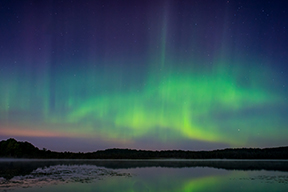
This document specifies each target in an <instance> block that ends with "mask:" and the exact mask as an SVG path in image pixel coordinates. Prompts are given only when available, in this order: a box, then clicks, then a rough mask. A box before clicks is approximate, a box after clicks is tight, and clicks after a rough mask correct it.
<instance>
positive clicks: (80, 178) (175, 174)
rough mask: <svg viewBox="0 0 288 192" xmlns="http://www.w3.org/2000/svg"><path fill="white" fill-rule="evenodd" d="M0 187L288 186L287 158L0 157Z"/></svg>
mask: <svg viewBox="0 0 288 192" xmlns="http://www.w3.org/2000/svg"><path fill="white" fill-rule="evenodd" d="M0 191H15V192H18V191H22V192H27V191H35V192H36V191H77V192H78V191H81V192H82V191H83V192H85V191H87V192H88V191H97V192H101V191H103V192H104V191H105V192H108V191H117V192H121V191H123V192H124V191H125V192H144V191H145V192H146V191H150V192H154V191H155V192H161V191H175V192H176V191H177V192H179V191H185V192H186V191H187V192H188V191H189V192H195V191H205V192H207V191H221V192H226V191H227V192H231V191H245V192H249V191H253V192H256V191H261V192H263V191H285V192H287V191H288V161H233V160H231V161H221V160H209V161H208V160H203V161H201V160H199V161H183V160H182V161H181V160H180V161H177V160H170V161H169V160H165V161H164V160H153V161H152V160H151V161H146V160H143V161H132V160H123V161H114V160H106V161H95V160H94V161H77V160H76V161H75V160H66V161H59V160H48V161H47V160H45V161H44V160H42V161H41V160H33V161H32V160H25V161H24V160H9V159H6V160H3V159H2V160H0Z"/></svg>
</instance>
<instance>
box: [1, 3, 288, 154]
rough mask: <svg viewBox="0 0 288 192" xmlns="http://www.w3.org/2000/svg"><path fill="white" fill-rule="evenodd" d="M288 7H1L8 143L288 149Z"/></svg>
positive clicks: (62, 147)
mask: <svg viewBox="0 0 288 192" xmlns="http://www.w3.org/2000/svg"><path fill="white" fill-rule="evenodd" d="M287 7H288V1H287V2H286V1H283V0H273V1H268V0H253V1H251V0H217V1H215V0H180V1H178V0H174V1H173V0H157V1H154V0H139V1H138V0H137V1H133V0H105V1H104V0H97V1H93V0H91V1H87V0H83V1H76V0H75V1H72V0H71V1H68V0H64V1H60V0H59V1H52V0H47V1H32V0H24V1H20V0H19V1H14V0H11V1H8V0H7V1H6V0H4V1H1V2H0V29H1V30H0V139H1V140H2V139H8V138H10V137H13V138H15V139H18V140H23V141H24V140H25V141H29V142H31V143H33V144H34V145H36V146H37V147H39V148H42V147H45V148H47V149H50V150H56V151H73V152H78V151H82V152H86V151H96V150H99V149H106V148H114V147H115V148H134V149H152V150H163V149H182V150H211V149H219V148H226V147H274V146H284V145H288V141H287V135H288V118H287V115H288V100H287V98H288V89H287V87H288V83H287V82H288V67H287V65H288V31H287V30H288V11H287Z"/></svg>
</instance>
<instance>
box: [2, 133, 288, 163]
mask: <svg viewBox="0 0 288 192" xmlns="http://www.w3.org/2000/svg"><path fill="white" fill-rule="evenodd" d="M0 157H6V158H39V159H288V147H277V148H264V149H260V148H236V149H233V148H229V149H221V150H213V151H184V150H163V151H149V150H135V149H117V148H114V149H106V150H98V151H96V152H89V153H81V152H79V153H73V152H55V151H50V150H47V149H45V148H44V149H42V150H40V149H39V148H37V147H35V146H34V145H32V144H31V143H29V142H19V141H16V140H15V139H13V138H10V139H8V140H3V141H0Z"/></svg>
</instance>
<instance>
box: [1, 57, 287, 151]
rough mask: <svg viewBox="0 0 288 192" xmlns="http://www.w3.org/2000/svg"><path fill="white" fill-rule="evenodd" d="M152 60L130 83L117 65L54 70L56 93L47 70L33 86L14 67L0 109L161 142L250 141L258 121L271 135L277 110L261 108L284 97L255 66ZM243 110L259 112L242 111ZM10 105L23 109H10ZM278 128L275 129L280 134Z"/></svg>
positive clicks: (75, 129) (90, 132) (69, 127)
mask: <svg viewBox="0 0 288 192" xmlns="http://www.w3.org/2000/svg"><path fill="white" fill-rule="evenodd" d="M161 65H162V64H161ZM151 66H153V65H151ZM154 66H156V67H154V69H153V67H152V69H150V71H149V73H147V74H146V76H145V78H143V79H142V80H139V79H138V80H135V79H134V80H135V83H134V85H133V84H131V85H130V86H129V87H128V88H124V87H123V86H122V85H121V82H122V84H125V83H123V76H126V75H128V74H125V72H124V70H122V73H121V69H120V68H118V69H114V70H113V71H109V74H105V73H104V74H102V75H101V73H99V72H96V71H95V70H94V71H93V70H82V71H81V70H77V72H76V71H73V72H65V73H59V74H58V75H59V76H57V77H56V78H55V79H56V80H55V79H54V81H55V82H57V84H55V85H54V86H55V87H54V92H53V94H52V93H51V92H52V90H51V84H52V83H51V82H53V81H52V80H50V81H49V78H48V76H47V75H46V76H45V75H44V78H41V80H38V81H37V83H42V85H41V86H37V87H41V88H40V89H39V90H37V89H36V90H32V88H31V87H32V86H31V84H32V83H33V82H32V81H31V80H29V79H24V81H23V80H22V79H21V80H20V79H19V80H18V81H17V79H16V76H19V74H16V75H15V79H14V84H13V85H12V82H13V81H11V80H10V81H9V82H10V85H9V86H7V87H4V86H5V85H3V84H2V90H3V89H5V88H6V90H5V91H4V92H2V95H1V100H0V101H1V105H2V106H3V105H4V104H6V108H5V109H4V112H3V110H2V112H1V114H4V115H6V116H5V117H6V122H10V123H12V124H13V121H14V122H15V121H17V122H20V123H22V124H25V123H27V124H30V123H29V122H31V121H32V120H33V121H34V122H37V121H38V122H39V123H40V124H42V125H43V124H46V125H48V127H49V126H50V127H51V128H50V129H53V128H54V130H59V129H61V127H62V129H64V132H67V133H68V132H72V133H75V134H80V133H85V135H86V136H87V137H95V136H96V135H97V136H101V137H106V138H110V139H113V140H118V139H120V140H121V139H125V140H128V141H129V140H130V141H136V140H137V139H140V138H141V137H145V136H150V137H152V138H154V139H157V140H160V142H162V143H167V142H177V141H179V140H181V139H183V138H184V139H188V140H199V141H208V142H218V143H226V144H229V145H231V146H243V145H245V144H247V143H249V144H250V145H253V144H255V143H253V139H254V138H257V137H259V129H260V128H259V127H261V136H262V137H266V136H267V135H275V131H273V130H272V129H269V127H271V126H273V124H274V123H275V122H274V121H273V120H271V119H277V114H276V115H274V114H273V113H268V114H269V116H270V120H269V119H268V120H267V119H263V114H261V113H260V114H259V112H260V111H261V110H263V109H265V107H271V106H274V105H276V106H277V105H279V104H281V101H282V99H283V98H282V97H281V94H277V93H276V92H272V89H270V88H269V87H268V86H267V85H265V83H266V82H265V80H263V79H261V78H260V77H259V76H256V75H254V74H256V68H255V69H254V71H253V69H251V70H252V72H251V73H250V75H249V73H247V72H245V71H244V69H243V68H244V67H242V68H241V66H240V65H239V66H238V67H237V69H235V66H236V65H234V68H233V69H231V68H230V69H229V67H227V66H228V65H227V64H225V63H224V64H223V63H221V62H218V64H217V65H215V66H214V67H213V68H212V69H210V70H209V71H208V70H206V71H205V70H203V69H202V70H199V69H198V70H197V69H196V70H194V68H193V66H196V65H193V64H190V67H186V69H183V67H181V68H180V67H178V68H177V67H175V66H177V65H175V63H173V62H171V63H168V64H166V65H165V66H166V67H165V68H159V69H157V65H154ZM186 66H189V65H186ZM243 66H244V65H243ZM166 68H167V70H166ZM159 70H160V71H159ZM267 71H268V70H267ZM95 74H98V75H95ZM95 76H96V77H97V78H95ZM243 77H245V78H246V82H245V83H243ZM121 78H122V79H121ZM128 79H129V78H128ZM129 81H133V79H129ZM49 82H50V83H49ZM119 82H120V83H119ZM49 88H50V89H49ZM24 90H25V91H24ZM33 94H34V95H33ZM35 94H36V95H35ZM37 94H38V95H37ZM19 95H22V97H19ZM247 110H248V111H249V110H255V111H257V113H255V114H252V115H249V116H246V115H243V114H245V113H246V111H247ZM15 111H18V112H20V114H21V115H20V116H21V117H20V116H15V115H14V116H13V117H9V114H10V116H11V114H12V113H13V112H15ZM9 112H10V113H9ZM25 113H26V115H24V114H25ZM27 113H28V115H27ZM36 113H38V114H37V115H36ZM239 114H240V115H239ZM241 114H242V116H241ZM271 117H272V118H271ZM35 118H36V120H35ZM2 122H3V116H2ZM4 122H5V121H4ZM46 127H47V126H46ZM274 128H275V127H274ZM276 128H278V129H281V127H276ZM281 134H282V133H281V132H279V134H277V133H276V135H275V136H277V137H278V138H281ZM261 136H260V137H261Z"/></svg>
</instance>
